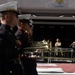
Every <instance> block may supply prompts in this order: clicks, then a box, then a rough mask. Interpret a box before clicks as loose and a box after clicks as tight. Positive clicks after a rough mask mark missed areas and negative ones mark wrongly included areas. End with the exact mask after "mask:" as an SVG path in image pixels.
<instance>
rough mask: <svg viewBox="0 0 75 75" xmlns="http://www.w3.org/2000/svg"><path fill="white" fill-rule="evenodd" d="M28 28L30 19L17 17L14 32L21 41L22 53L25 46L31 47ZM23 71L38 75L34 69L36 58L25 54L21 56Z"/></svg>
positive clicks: (29, 74) (30, 74)
mask: <svg viewBox="0 0 75 75" xmlns="http://www.w3.org/2000/svg"><path fill="white" fill-rule="evenodd" d="M29 29H30V21H29V20H28V19H26V17H24V18H21V19H19V28H18V31H17V32H16V37H17V39H19V40H20V41H21V43H22V45H21V50H22V53H23V49H24V48H26V47H31V43H30V41H29V39H30V36H29ZM21 60H22V63H23V66H24V70H25V73H26V74H27V75H38V74H37V70H36V60H35V59H34V58H29V57H26V56H23V57H21Z"/></svg>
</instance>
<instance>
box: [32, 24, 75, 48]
mask: <svg viewBox="0 0 75 75" xmlns="http://www.w3.org/2000/svg"><path fill="white" fill-rule="evenodd" d="M56 38H59V39H60V41H61V42H62V47H64V48H66V47H67V48H68V47H70V44H71V43H72V42H73V41H75V25H51V24H50V25H49V24H48V25H46V24H45V25H43V24H34V28H33V41H42V40H43V39H46V40H48V39H49V40H51V41H52V44H53V46H54V44H55V41H56Z"/></svg>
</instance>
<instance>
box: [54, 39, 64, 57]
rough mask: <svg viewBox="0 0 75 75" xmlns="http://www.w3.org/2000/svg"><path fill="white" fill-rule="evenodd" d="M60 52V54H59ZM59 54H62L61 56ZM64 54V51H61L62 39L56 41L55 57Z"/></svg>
mask: <svg viewBox="0 0 75 75" xmlns="http://www.w3.org/2000/svg"><path fill="white" fill-rule="evenodd" d="M58 51H60V52H58ZM58 53H61V54H60V55H59V54H58ZM62 55H63V53H62V49H61V42H60V39H59V38H57V39H56V42H55V56H62Z"/></svg>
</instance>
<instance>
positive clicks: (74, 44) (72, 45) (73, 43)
mask: <svg viewBox="0 0 75 75" xmlns="http://www.w3.org/2000/svg"><path fill="white" fill-rule="evenodd" d="M70 47H71V48H73V58H75V41H73V42H72V44H71V45H70Z"/></svg>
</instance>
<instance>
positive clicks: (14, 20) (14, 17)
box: [10, 13, 18, 27]
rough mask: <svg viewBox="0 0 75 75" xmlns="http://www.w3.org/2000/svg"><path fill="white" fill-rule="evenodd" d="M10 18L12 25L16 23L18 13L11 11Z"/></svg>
mask: <svg viewBox="0 0 75 75" xmlns="http://www.w3.org/2000/svg"><path fill="white" fill-rule="evenodd" d="M10 18H11V20H10V21H11V23H12V25H13V26H12V27H14V26H16V25H18V15H17V14H15V13H13V14H12V15H11V17H10Z"/></svg>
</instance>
